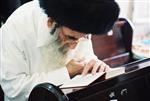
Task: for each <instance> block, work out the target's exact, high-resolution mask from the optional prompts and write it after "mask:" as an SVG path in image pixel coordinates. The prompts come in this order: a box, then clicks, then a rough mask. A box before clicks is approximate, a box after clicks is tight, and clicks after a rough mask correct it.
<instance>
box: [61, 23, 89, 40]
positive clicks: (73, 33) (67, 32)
mask: <svg viewBox="0 0 150 101" xmlns="http://www.w3.org/2000/svg"><path fill="white" fill-rule="evenodd" d="M62 31H63V33H64V34H65V35H69V36H74V37H76V38H80V37H85V36H87V34H85V33H81V32H77V31H74V30H72V29H70V28H68V27H64V26H63V27H62Z"/></svg>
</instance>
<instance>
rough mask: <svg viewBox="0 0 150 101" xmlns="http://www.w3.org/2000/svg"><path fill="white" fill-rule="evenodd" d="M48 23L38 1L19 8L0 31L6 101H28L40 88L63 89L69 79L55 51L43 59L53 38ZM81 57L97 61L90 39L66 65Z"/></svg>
mask: <svg viewBox="0 0 150 101" xmlns="http://www.w3.org/2000/svg"><path fill="white" fill-rule="evenodd" d="M47 19H48V17H47V16H46V14H45V13H44V12H43V10H42V9H41V8H40V7H39V4H38V1H37V0H36V1H32V2H29V3H26V4H25V5H23V6H21V7H20V8H18V9H17V10H16V11H15V12H14V13H13V14H12V15H11V16H10V17H9V18H8V20H7V22H6V23H5V24H4V25H3V26H2V27H1V29H0V32H1V33H0V36H1V41H0V42H1V43H0V45H1V65H0V73H1V74H0V84H1V86H2V88H3V90H4V93H5V101H27V98H28V97H29V94H30V92H31V90H32V89H33V87H35V86H36V85H37V84H39V83H44V82H49V83H53V84H55V85H60V84H63V83H64V82H65V81H66V80H69V79H70V77H69V74H68V71H67V69H66V67H65V63H64V64H60V63H59V61H61V60H62V59H61V58H59V56H57V54H54V53H53V51H52V52H50V53H49V54H47V56H48V57H47V56H46V55H43V52H45V50H46V48H47V47H46V46H47V45H48V44H50V42H51V39H52V37H53V36H52V35H50V34H49V32H50V30H51V29H50V28H48V27H47ZM53 47H55V46H52V48H53ZM44 54H45V53H44ZM79 56H84V57H85V58H86V59H87V60H89V59H91V58H96V56H95V55H94V53H93V49H92V43H91V39H85V40H83V41H81V42H80V43H79V44H78V46H77V48H76V49H75V50H72V51H71V52H70V55H68V57H67V59H68V60H67V59H66V62H67V61H69V60H70V59H72V58H74V57H79ZM46 60H49V61H46Z"/></svg>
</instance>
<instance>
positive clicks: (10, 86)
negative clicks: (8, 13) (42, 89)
mask: <svg viewBox="0 0 150 101" xmlns="http://www.w3.org/2000/svg"><path fill="white" fill-rule="evenodd" d="M15 33H17V31H16V30H15V28H12V26H11V27H10V25H9V24H7V26H5V25H4V26H3V27H2V28H1V37H2V38H1V43H0V44H1V67H0V83H1V86H2V89H3V90H4V93H5V95H6V97H7V98H8V99H9V100H10V101H26V99H27V98H28V97H29V94H30V92H31V90H32V89H33V87H35V86H36V85H37V84H39V83H44V82H49V83H52V84H55V85H56V86H57V85H61V84H63V83H64V82H65V81H66V80H69V79H70V77H69V74H68V71H67V68H66V67H62V68H61V69H57V70H55V71H54V72H47V73H44V72H43V73H34V74H32V75H31V74H30V70H29V67H28V64H27V62H26V61H25V59H24V56H23V54H22V50H20V49H19V48H18V46H20V47H21V45H20V41H19V40H20V39H19V38H16V34H15Z"/></svg>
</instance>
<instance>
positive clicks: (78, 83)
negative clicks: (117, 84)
mask: <svg viewBox="0 0 150 101" xmlns="http://www.w3.org/2000/svg"><path fill="white" fill-rule="evenodd" d="M103 74H104V72H102V73H96V74H94V75H93V74H87V75H85V76H82V75H77V76H75V77H74V78H72V79H71V80H69V81H68V82H66V83H65V84H63V85H62V86H60V88H69V87H84V86H88V85H89V84H90V83H92V82H93V81H95V80H96V79H97V78H99V77H100V76H102V75H103Z"/></svg>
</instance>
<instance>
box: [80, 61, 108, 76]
mask: <svg viewBox="0 0 150 101" xmlns="http://www.w3.org/2000/svg"><path fill="white" fill-rule="evenodd" d="M110 69H111V68H110V67H109V66H108V65H107V64H105V63H104V62H103V61H101V60H98V61H96V60H94V59H92V60H90V61H89V62H88V63H87V64H86V65H85V67H84V69H83V72H82V75H86V74H87V73H88V72H91V73H92V74H95V73H97V72H106V71H109V70H110Z"/></svg>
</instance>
